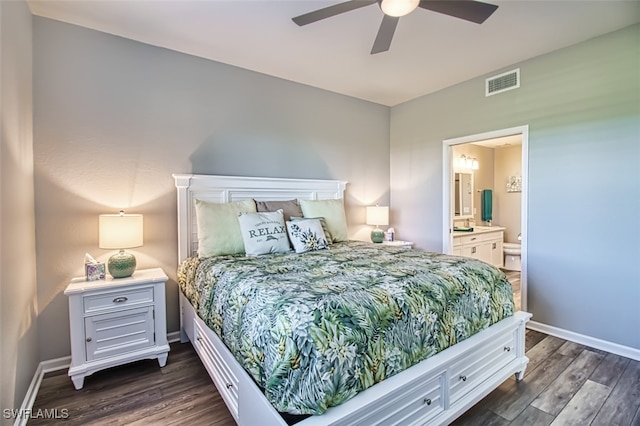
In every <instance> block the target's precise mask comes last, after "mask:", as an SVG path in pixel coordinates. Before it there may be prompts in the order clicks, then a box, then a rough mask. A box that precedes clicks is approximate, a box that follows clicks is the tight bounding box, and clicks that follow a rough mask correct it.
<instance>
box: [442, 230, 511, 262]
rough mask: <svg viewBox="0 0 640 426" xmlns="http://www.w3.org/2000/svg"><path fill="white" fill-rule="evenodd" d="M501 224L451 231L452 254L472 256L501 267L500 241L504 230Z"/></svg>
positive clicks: (502, 258) (502, 256)
mask: <svg viewBox="0 0 640 426" xmlns="http://www.w3.org/2000/svg"><path fill="white" fill-rule="evenodd" d="M505 229H506V228H504V227H502V226H476V227H474V228H473V231H471V232H469V231H454V232H453V254H455V255H458V256H465V257H472V258H474V259H478V260H482V261H484V262H487V263H489V264H491V265H494V266H497V267H498V268H502V267H503V266H504V254H503V252H502V242H503V241H504V230H505Z"/></svg>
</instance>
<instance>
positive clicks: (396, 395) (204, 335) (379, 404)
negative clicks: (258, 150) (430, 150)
mask: <svg viewBox="0 0 640 426" xmlns="http://www.w3.org/2000/svg"><path fill="white" fill-rule="evenodd" d="M173 176H174V179H175V184H176V188H177V191H178V261H179V262H181V261H182V260H184V259H185V258H186V257H188V256H190V255H191V254H193V253H196V252H197V246H198V238H197V226H196V219H195V208H194V200H195V199H201V200H206V201H209V202H217V203H226V202H231V201H238V200H243V199H250V198H254V199H257V200H290V199H293V198H297V199H311V200H315V199H336V198H343V193H344V189H345V186H346V183H347V182H345V181H338V180H311V179H276V178H255V177H232V176H211V175H192V174H175V175H173ZM529 318H531V314H529V313H526V312H517V313H516V314H515V315H514V316H513V317H510V318H506V319H504V320H502V321H500V322H499V323H497V324H494V325H493V326H491V327H489V328H488V329H486V330H483V331H481V332H480V333H477V334H476V335H474V336H471V337H470V338H468V339H466V340H465V341H463V342H460V343H458V344H457V345H454V346H452V347H450V348H448V349H446V350H444V351H442V352H440V353H438V354H436V355H434V356H432V357H430V358H428V359H426V360H424V361H422V362H420V363H419V364H417V365H415V366H413V367H411V368H409V369H408V370H405V371H403V372H401V373H399V374H396V375H395V376H392V377H389V378H387V379H386V380H384V381H383V382H381V383H378V384H376V385H374V386H372V387H370V388H368V389H366V390H364V391H362V392H360V393H359V394H358V395H356V396H355V397H354V398H352V399H350V400H348V401H347V402H345V403H343V404H341V405H339V406H336V407H332V408H330V409H329V410H328V411H327V412H326V413H325V414H323V415H319V416H311V417H308V418H307V419H305V420H303V421H301V422H299V423H297V424H298V425H300V426H320V425H323V426H325V425H350V426H351V425H363V426H365V425H366V426H369V425H385V426H386V425H391V424H402V425H407V424H427V423H429V424H430V425H437V424H448V423H451V422H452V421H453V420H454V419H456V418H457V417H458V416H460V415H461V414H462V413H464V412H465V411H466V410H468V409H469V408H470V407H472V406H473V405H474V404H476V403H477V402H478V401H480V399H482V398H483V397H484V396H486V395H487V394H489V393H490V392H491V391H492V390H493V389H495V388H496V387H498V386H499V385H500V384H501V383H503V382H504V381H505V380H507V379H508V378H509V376H511V375H512V374H515V375H516V380H521V379H522V377H523V376H524V371H525V368H526V366H527V363H528V362H529V359H528V358H527V357H526V356H525V354H524V352H525V350H524V340H525V325H526V322H527V321H528V320H529ZM180 335H181V341H182V342H187V341H188V340H190V341H191V342H192V344H193V346H194V348H195V350H196V352H197V353H198V356H199V357H200V359H201V360H202V363H203V364H204V366H205V368H206V369H207V371H208V372H209V375H210V376H211V378H212V379H213V382H214V383H215V385H216V388H217V389H218V390H219V392H220V394H221V395H222V398H223V399H224V401H225V403H226V405H227V407H228V408H229V411H230V412H231V414H232V415H233V417H234V418H235V420H236V422H238V424H239V425H241V426H252V425H258V424H259V425H279V426H285V425H286V422H285V421H284V420H283V419H282V417H281V416H280V415H279V414H278V412H277V411H276V410H275V409H274V408H273V406H272V405H271V404H270V403H269V401H268V400H267V399H266V397H265V396H264V394H263V393H262V392H261V391H260V388H258V386H256V384H255V382H254V381H253V379H252V378H251V377H250V375H249V374H248V373H246V372H245V371H244V369H243V368H242V366H240V364H239V363H238V362H237V361H236V360H235V358H234V357H233V355H232V354H231V352H229V350H228V349H227V347H226V346H225V345H224V343H222V341H221V340H220V338H219V337H218V336H217V335H216V334H215V333H214V332H213V331H212V330H211V329H209V328H208V327H207V326H206V325H205V324H204V322H203V321H202V320H201V319H200V318H199V317H198V316H197V315H196V313H195V311H194V308H193V307H192V306H191V304H190V303H189V301H188V300H187V298H186V297H184V295H183V294H182V293H181V294H180Z"/></svg>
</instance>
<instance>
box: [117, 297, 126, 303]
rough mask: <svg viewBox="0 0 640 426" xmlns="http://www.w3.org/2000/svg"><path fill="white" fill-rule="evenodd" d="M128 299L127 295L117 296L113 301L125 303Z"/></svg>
mask: <svg viewBox="0 0 640 426" xmlns="http://www.w3.org/2000/svg"><path fill="white" fill-rule="evenodd" d="M127 300H129V299H127V298H126V297H116V298H115V299H113V303H124V302H126V301H127Z"/></svg>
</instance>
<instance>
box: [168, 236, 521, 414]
mask: <svg viewBox="0 0 640 426" xmlns="http://www.w3.org/2000/svg"><path fill="white" fill-rule="evenodd" d="M178 281H179V285H180V289H181V291H182V292H183V293H184V295H185V296H186V297H187V298H188V299H189V300H190V301H191V304H192V305H193V306H194V308H195V309H196V312H197V314H198V315H199V316H200V318H202V319H203V320H204V322H205V323H206V324H207V325H208V326H209V327H210V328H211V329H212V330H213V331H215V332H216V333H217V334H218V335H219V336H220V337H221V338H222V340H223V341H224V343H225V344H226V345H227V347H228V348H229V349H230V350H231V352H232V353H233V354H234V356H235V358H236V359H237V360H238V362H239V363H240V364H241V365H243V366H244V368H245V369H246V370H247V371H248V372H249V373H250V374H251V376H253V378H254V379H255V381H256V382H257V383H258V385H259V386H260V387H261V388H262V389H263V390H264V393H265V395H266V397H267V399H268V400H269V401H270V402H271V403H272V404H273V406H274V407H275V408H276V409H277V410H279V411H281V412H288V413H291V414H321V413H323V412H325V411H326V410H327V408H329V407H331V406H334V405H338V404H340V403H342V402H344V401H346V400H347V399H349V398H351V397H353V396H354V395H355V394H357V393H358V392H360V391H362V390H363V389H366V388H368V387H370V386H372V385H374V384H375V383H377V382H380V381H382V380H384V379H385V378H386V377H389V376H392V375H394V374H396V373H398V372H400V371H402V370H404V369H406V368H409V367H410V366H412V365H414V364H416V363H418V362H419V361H421V360H424V359H425V358H428V357H429V356H431V355H433V354H435V353H437V352H439V351H441V350H443V349H445V348H447V347H449V346H451V345H454V344H456V343H457V342H460V341H462V340H464V339H466V338H467V337H469V336H471V335H473V334H474V333H476V332H478V331H480V330H482V329H484V328H486V327H488V326H490V325H491V324H494V323H496V322H498V321H500V320H502V319H504V318H506V317H508V316H510V315H512V314H513V311H514V304H513V296H512V290H511V286H510V284H509V282H508V281H507V280H506V278H505V276H504V274H503V273H502V272H501V271H500V270H498V269H496V268H494V267H493V266H490V265H488V264H486V263H483V262H481V261H478V260H473V259H468V258H462V257H457V256H449V255H442V254H436V253H431V252H426V251H422V250H415V249H414V250H407V249H403V248H398V247H391V246H384V245H381V244H377V245H374V244H370V243H363V242H355V241H350V242H347V243H338V244H333V245H332V246H331V248H330V249H329V250H319V251H312V252H307V253H303V254H296V253H293V252H291V253H280V254H269V255H264V256H258V257H244V256H218V257H209V258H203V259H200V258H198V257H197V256H195V257H192V258H189V259H187V260H185V261H184V262H183V263H182V264H181V265H180V267H179V271H178Z"/></svg>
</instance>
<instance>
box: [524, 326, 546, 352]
mask: <svg viewBox="0 0 640 426" xmlns="http://www.w3.org/2000/svg"><path fill="white" fill-rule="evenodd" d="M525 336H526V338H525V342H524V350H525V352H528V351H529V350H530V349H531V348H533V347H534V346H536V345H537V344H538V343H540V342H541V341H542V340H544V338H545V337H547V335H546V334H544V333H541V332H539V331H535V330H527V331H526V335H525Z"/></svg>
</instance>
